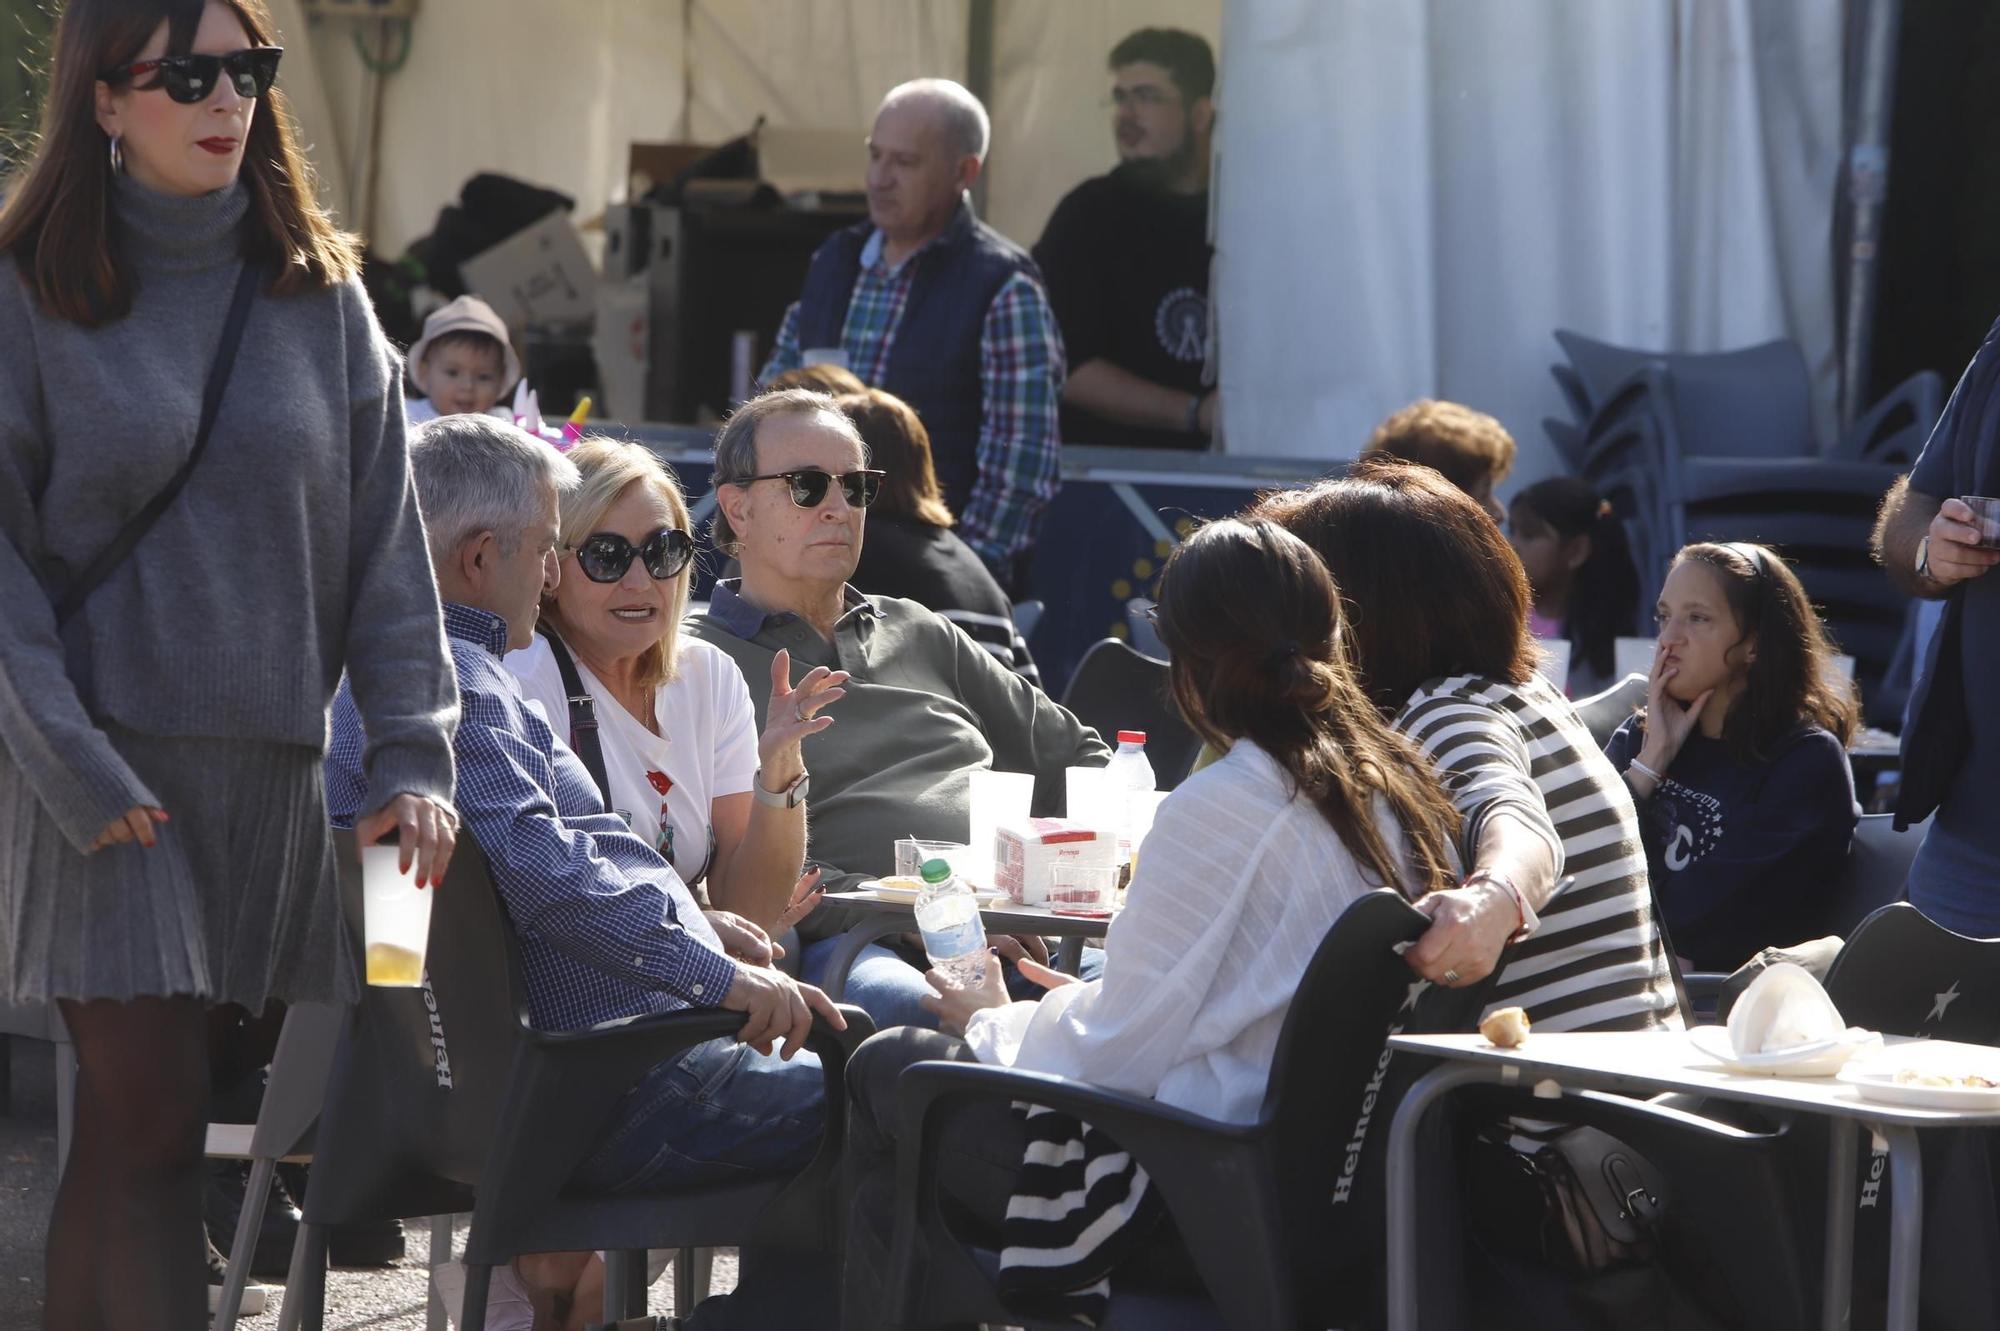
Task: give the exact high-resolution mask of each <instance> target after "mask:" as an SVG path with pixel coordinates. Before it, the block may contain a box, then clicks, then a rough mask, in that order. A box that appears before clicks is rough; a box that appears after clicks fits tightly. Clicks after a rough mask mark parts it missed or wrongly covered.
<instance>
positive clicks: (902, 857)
mask: <svg viewBox="0 0 2000 1331" xmlns="http://www.w3.org/2000/svg"><path fill="white" fill-rule="evenodd" d="M970 858H971V848H970V847H969V846H967V845H966V844H965V843H964V842H962V841H925V840H922V839H920V838H918V837H900V838H898V839H897V841H896V876H897V877H898V878H918V877H921V876H922V871H923V867H924V861H925V860H943V861H944V862H945V863H946V864H949V865H950V866H951V871H952V872H953V873H955V874H957V875H959V876H960V877H964V876H965V869H966V864H967V861H968V860H969V859H970Z"/></svg>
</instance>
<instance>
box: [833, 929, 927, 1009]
mask: <svg viewBox="0 0 2000 1331" xmlns="http://www.w3.org/2000/svg"><path fill="white" fill-rule="evenodd" d="M909 928H910V920H909V917H907V916H904V915H870V916H866V917H864V918H862V919H859V920H856V921H855V922H854V925H853V927H852V928H850V929H848V931H847V932H846V933H843V934H841V935H839V936H838V937H837V938H835V940H834V945H833V957H832V959H831V960H830V961H829V962H828V963H827V968H826V979H825V982H824V983H823V984H821V985H820V988H822V989H824V990H825V991H826V996H827V997H828V998H831V999H832V1000H833V1001H834V1002H836V1003H838V1002H840V1001H841V999H843V998H844V997H846V995H847V972H848V971H850V970H852V969H853V967H854V959H855V958H856V957H858V956H860V955H861V949H862V948H864V947H867V946H868V945H869V944H870V943H872V942H874V941H875V940H876V939H878V938H887V937H889V936H890V935H891V934H900V933H904V932H906V931H908V929H909Z"/></svg>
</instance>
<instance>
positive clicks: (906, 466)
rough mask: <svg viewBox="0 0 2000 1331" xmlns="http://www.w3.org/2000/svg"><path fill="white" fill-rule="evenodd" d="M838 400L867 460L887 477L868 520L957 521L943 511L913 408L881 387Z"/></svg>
mask: <svg viewBox="0 0 2000 1331" xmlns="http://www.w3.org/2000/svg"><path fill="white" fill-rule="evenodd" d="M837 400H838V401H839V403H840V409H841V410H842V411H844V412H846V413H847V419H849V420H851V421H853V422H854V428H855V429H857V430H859V431H861V439H862V442H863V443H865V444H867V445H868V460H869V461H870V462H872V463H874V464H875V465H876V466H878V467H880V468H881V469H882V470H883V472H884V473H886V474H885V475H884V477H883V479H882V493H881V494H879V495H877V496H876V497H875V502H874V504H872V505H871V506H870V507H869V509H868V513H869V516H871V517H882V518H909V519H912V520H913V521H916V522H921V523H923V524H925V525H926V526H931V527H949V526H951V525H952V523H953V522H955V521H957V519H956V518H954V517H952V515H951V510H950V509H949V508H946V507H945V503H944V491H943V490H942V489H941V488H939V486H938V478H937V467H936V466H935V465H934V464H933V463H932V462H931V436H930V431H928V430H926V429H924V423H923V421H922V420H921V419H919V418H918V416H917V412H916V408H914V407H912V406H911V405H910V404H909V403H907V402H905V401H903V399H901V398H899V397H897V396H896V395H895V394H894V393H885V392H883V391H882V390H881V389H879V388H866V389H863V390H862V391H861V392H859V393H848V394H845V395H843V396H842V397H840V398H839V399H837Z"/></svg>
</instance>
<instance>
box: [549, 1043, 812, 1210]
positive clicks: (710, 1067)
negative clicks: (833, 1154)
mask: <svg viewBox="0 0 2000 1331" xmlns="http://www.w3.org/2000/svg"><path fill="white" fill-rule="evenodd" d="M825 1121H826V1083H825V1081H824V1079H823V1075H822V1073H821V1071H820V1066H819V1059H818V1057H817V1056H816V1055H813V1054H810V1053H806V1052H803V1051H801V1052H800V1053H798V1054H797V1055H795V1056H794V1057H793V1058H792V1060H791V1062H789V1063H787V1062H785V1061H783V1060H782V1059H780V1058H779V1057H778V1056H777V1055H776V1054H775V1053H771V1054H760V1053H758V1052H757V1051H756V1050H755V1049H752V1048H751V1047H750V1046H749V1045H747V1044H739V1043H738V1042H736V1041H734V1040H711V1041H709V1042H708V1043H707V1044H702V1045H696V1046H695V1047H694V1048H693V1049H690V1050H688V1051H687V1052H686V1053H685V1054H682V1055H681V1056H680V1057H679V1058H677V1059H674V1060H672V1061H670V1062H666V1063H662V1064H660V1065H659V1066H658V1067H656V1068H654V1069H653V1070H652V1071H651V1072H649V1073H647V1074H646V1075H645V1076H644V1077H642V1078H640V1079H639V1084H638V1085H636V1086H634V1087H633V1088H632V1090H631V1091H630V1092H629V1093H628V1094H627V1095H626V1097H625V1101H624V1103H623V1104H622V1105H620V1106H619V1110H618V1115H617V1118H616V1119H615V1120H614V1122H613V1126H612V1127H611V1129H610V1131H608V1132H607V1133H606V1134H605V1135H604V1139H603V1140H602V1141H601V1142H599V1143H598V1146H597V1149H596V1150H595V1151H593V1152H591V1154H590V1156H589V1158H588V1159H586V1160H585V1161H584V1162H583V1164H582V1165H581V1166H580V1167H579V1168H578V1169H577V1172H576V1181H577V1182H578V1183H579V1184H581V1185H582V1186H583V1187H584V1188H586V1189H588V1190H590V1191H593V1192H662V1191H666V1190H669V1189H673V1188H682V1187H688V1186H692V1185H694V1184H701V1183H716V1182H723V1181H727V1180H729V1179H730V1178H732V1177H744V1176H748V1175H753V1174H775V1173H783V1172H786V1171H789V1170H794V1169H798V1168H800V1167H801V1166H803V1165H804V1164H805V1163H806V1162H807V1161H808V1160H810V1159H812V1157H813V1152H815V1151H816V1150H818V1149H819V1139H820V1129H821V1127H822V1125H823V1124H824V1123H825Z"/></svg>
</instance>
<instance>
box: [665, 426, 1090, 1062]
mask: <svg viewBox="0 0 2000 1331" xmlns="http://www.w3.org/2000/svg"><path fill="white" fill-rule="evenodd" d="M881 479H882V473H880V472H878V471H871V470H869V469H868V459H867V451H866V449H865V447H864V446H863V444H862V442H861V436H860V435H859V434H858V433H857V432H856V431H855V428H854V423H853V422H852V421H850V420H849V419H848V418H847V417H846V415H845V414H843V413H842V412H841V410H840V408H839V406H838V405H837V404H836V403H835V402H834V400H833V399H832V398H830V397H827V396H826V395H824V394H822V393H815V392H812V391H810V390H808V389H789V390H786V391H784V392H777V393H766V394H764V395H763V396H762V397H757V398H753V399H751V400H750V401H749V402H746V403H744V404H743V406H741V407H740V408H738V409H737V411H736V413H735V415H733V416H731V417H730V418H729V420H728V421H727V422H726V423H725V424H724V425H723V428H722V432H721V434H720V435H718V436H717V439H716V450H715V475H714V481H715V487H716V523H715V540H716V543H717V545H718V547H719V548H721V549H723V550H725V551H726V552H728V553H730V554H734V555H735V556H736V558H737V560H738V562H739V563H740V564H741V566H742V570H743V576H742V577H741V578H739V579H724V580H723V581H721V582H718V583H717V584H716V585H715V590H714V591H713V592H712V593H711V594H710V599H709V607H708V613H707V614H706V615H703V616H702V617H700V618H699V619H697V620H695V621H694V622H693V624H692V625H690V630H691V631H692V632H693V633H694V635H695V636H696V637H698V638H701V639H702V640H704V641H706V642H709V643H713V644H714V645H715V646H717V647H719V648H721V649H722V650H723V651H724V652H726V653H728V654H729V656H730V658H731V659H732V660H734V661H735V662H736V665H737V667H738V668H739V669H740V670H742V672H743V675H744V678H745V679H769V678H770V676H771V663H772V661H773V660H774V659H775V657H776V656H777V654H778V652H780V651H786V652H789V653H790V654H791V659H792V660H793V661H795V662H798V663H799V664H800V665H802V666H804V667H806V668H808V669H810V668H811V667H813V666H822V665H823V666H826V667H827V668H828V669H830V670H840V671H845V672H846V673H847V680H846V683H845V684H843V685H842V688H843V689H844V690H845V693H844V696H843V697H842V698H841V702H840V715H839V717H838V719H837V720H836V721H835V722H834V724H833V725H832V726H830V727H828V728H827V729H825V730H822V731H819V732H818V733H816V734H812V735H808V736H807V737H806V739H805V740H804V741H803V748H802V752H803V753H804V754H805V759H806V767H807V768H808V769H809V770H810V771H811V772H812V802H811V804H810V805H809V812H808V814H807V825H806V832H807V835H808V837H809V838H810V846H811V851H810V854H811V856H812V858H813V860H814V862H816V863H817V864H819V865H820V866H821V868H822V869H823V870H824V871H825V876H824V878H822V880H821V881H822V882H823V883H824V884H825V885H826V886H827V887H828V888H829V889H830V890H834V891H838V890H841V889H843V888H846V887H851V886H853V884H854V883H855V882H856V881H858V880H860V879H863V878H879V877H881V876H883V875H885V874H887V873H889V872H891V870H892V869H893V868H894V858H895V853H894V846H895V842H896V839H897V838H898V837H909V836H914V837H922V838H925V839H935V840H940V841H961V842H962V841H964V840H965V839H966V836H967V833H968V830H969V826H970V816H971V811H970V807H969V785H970V782H969V781H968V779H967V778H968V774H969V773H972V772H975V771H983V770H989V769H990V770H997V771H1008V772H1032V773H1034V774H1035V777H1036V783H1035V786H1036V799H1037V802H1038V803H1039V805H1040V807H1041V808H1042V809H1044V810H1050V811H1053V810H1054V809H1055V808H1056V807H1057V802H1058V801H1060V799H1061V798H1062V792H1063V769H1064V768H1066V767H1071V766H1086V765H1087V766H1099V765H1102V764H1103V763H1104V761H1105V760H1106V758H1107V757H1109V750H1107V749H1106V748H1105V746H1104V744H1103V742H1102V741H1101V740H1099V739H1098V737H1097V732H1095V731H1093V730H1092V729H1090V728H1089V727H1088V726H1086V725H1084V724H1083V723H1082V722H1080V721H1078V720H1077V719H1076V718H1075V717H1074V716H1072V715H1070V714H1069V713H1068V712H1067V711H1064V710H1063V709H1062V708H1061V707H1059V706H1057V705H1056V704H1055V703H1054V702H1052V701H1051V700H1050V699H1049V697H1048V696H1047V695H1046V694H1044V693H1043V692H1042V691H1041V690H1040V689H1038V688H1036V687H1035V686H1034V685H1033V684H1030V683H1029V682H1028V681H1026V680H1024V679H1022V678H1021V677H1020V676H1019V675H1016V674H1015V673H1014V672H1013V671H1011V670H1009V669H1007V668H1006V667H1005V666H1003V665H1001V664H1000V663H999V662H998V661H996V660H995V659H994V658H993V655H992V653H990V652H988V651H987V650H986V649H984V648H983V647H981V646H979V644H977V643H975V642H974V641H973V640H972V639H971V638H969V637H967V636H966V634H965V631H964V630H963V629H960V628H959V627H958V626H957V625H955V624H953V623H952V622H951V621H950V620H948V619H945V618H944V617H943V616H942V615H938V614H936V613H934V612H932V611H930V610H927V609H925V608H924V607H923V606H921V605H919V604H917V603H916V602H915V601H903V600H898V599H896V598H894V597H887V596H863V595H862V594H861V593H860V592H858V591H856V590H855V589H854V588H853V587H852V586H850V585H848V581H847V580H848V578H849V577H851V576H852V575H853V573H854V566H855V563H856V562H857V561H858V560H859V559H860V557H861V542H862V536H863V533H864V528H865V510H866V509H867V507H868V505H869V503H870V502H871V501H872V500H873V499H874V498H875V495H876V492H877V490H878V489H879V487H880V485H881ZM753 697H754V695H753ZM756 706H757V708H758V713H759V714H758V717H757V723H758V725H759V726H761V725H763V724H764V720H765V718H764V716H763V715H762V711H763V707H764V704H763V703H757V704H756ZM804 793H805V792H804V791H800V792H799V796H800V798H804ZM845 914H846V912H845V911H844V909H843V908H841V907H839V906H838V905H822V906H821V907H820V908H819V910H817V911H815V912H814V913H813V914H811V915H808V916H806V918H805V919H804V920H802V921H800V923H799V926H798V928H799V933H800V935H801V937H803V938H805V939H806V940H807V941H806V944H805V947H804V949H803V951H802V953H801V962H800V971H801V973H802V974H804V975H805V976H806V977H807V978H808V979H814V978H818V977H821V976H822V975H823V974H824V972H825V968H826V965H827V964H828V962H829V961H830V959H831V957H832V953H833V951H834V939H833V936H834V935H835V934H836V933H838V932H839V931H840V930H841V929H843V928H845V927H846V925H847V924H848V923H849V921H848V920H847V919H846V918H845ZM996 941H1002V940H996ZM1024 950H1025V952H1026V953H1029V954H1033V955H1034V956H1035V959H1036V960H1046V959H1047V953H1046V951H1044V950H1043V949H1042V948H1041V943H1040V940H1039V939H1035V940H1032V941H1030V940H1020V941H1019V942H1011V941H1009V942H1003V952H1004V953H1005V954H1006V955H1008V956H1009V958H1010V959H1015V960H1018V958H1019V957H1020V956H1021V955H1023V953H1024ZM921 956H922V954H921V953H917V954H916V958H915V959H919V960H920V959H921ZM912 960H913V959H912V958H910V957H905V956H900V955H898V954H897V953H896V952H894V951H892V950H891V949H889V948H885V947H873V946H871V947H868V948H866V949H864V950H863V951H862V953H861V955H860V957H859V958H858V959H857V960H856V961H855V963H854V966H853V968H852V969H851V970H850V972H849V973H848V976H847V994H848V998H849V1001H851V1002H853V1003H855V1004H857V1005H858V1006H860V1007H861V1008H862V1009H863V1010H865V1011H866V1012H867V1013H868V1015H869V1016H871V1017H873V1018H874V1019H875V1022H876V1024H877V1025H878V1026H892V1025H935V1024H936V1022H935V1018H934V1017H932V1016H931V1015H929V1013H928V1011H927V1010H926V1009H925V1007H924V1006H923V1002H924V1000H925V998H927V997H928V996H929V993H930V990H929V987H928V986H927V985H926V984H925V983H924V978H923V972H922V970H921V969H920V968H919V967H918V966H916V965H914V964H912Z"/></svg>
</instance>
